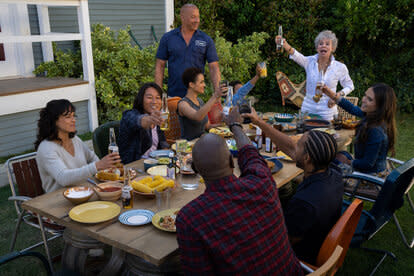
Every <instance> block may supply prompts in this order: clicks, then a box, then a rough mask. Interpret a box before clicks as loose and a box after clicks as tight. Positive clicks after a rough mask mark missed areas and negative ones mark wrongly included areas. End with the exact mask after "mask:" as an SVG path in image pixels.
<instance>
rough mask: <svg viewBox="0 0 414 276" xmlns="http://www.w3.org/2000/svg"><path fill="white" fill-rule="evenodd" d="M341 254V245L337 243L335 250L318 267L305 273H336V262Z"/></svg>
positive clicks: (328, 275)
mask: <svg viewBox="0 0 414 276" xmlns="http://www.w3.org/2000/svg"><path fill="white" fill-rule="evenodd" d="M342 254H343V249H342V247H341V246H339V245H337V246H336V247H335V250H334V251H333V252H332V254H331V255H330V256H329V258H328V259H327V260H326V262H325V263H323V264H322V265H321V266H320V267H319V268H318V269H316V270H315V271H314V272H312V273H310V274H307V275H309V276H332V275H334V274H335V273H336V270H337V267H338V263H339V261H340V259H341V256H342Z"/></svg>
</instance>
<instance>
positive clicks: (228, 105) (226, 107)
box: [223, 86, 233, 116]
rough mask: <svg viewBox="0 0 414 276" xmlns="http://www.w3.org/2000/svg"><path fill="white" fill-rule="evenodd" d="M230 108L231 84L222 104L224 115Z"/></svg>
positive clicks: (231, 101)
mask: <svg viewBox="0 0 414 276" xmlns="http://www.w3.org/2000/svg"><path fill="white" fill-rule="evenodd" d="M232 108H233V86H228V89H227V97H226V101H225V102H224V106H223V113H224V115H226V116H227V115H229V114H230V111H231V109H232Z"/></svg>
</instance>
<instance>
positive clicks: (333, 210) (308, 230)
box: [284, 165, 344, 264]
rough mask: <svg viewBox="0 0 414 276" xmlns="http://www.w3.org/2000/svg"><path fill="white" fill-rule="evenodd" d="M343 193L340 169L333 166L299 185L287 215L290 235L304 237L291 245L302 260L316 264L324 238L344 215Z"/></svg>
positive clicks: (289, 204) (286, 219)
mask: <svg viewBox="0 0 414 276" xmlns="http://www.w3.org/2000/svg"><path fill="white" fill-rule="evenodd" d="M343 192H344V189H343V184H342V176H341V172H340V169H339V168H338V167H336V166H334V165H332V166H331V167H329V168H328V169H327V170H326V171H325V172H322V173H317V174H314V175H311V176H309V177H307V178H305V179H304V181H303V182H302V183H301V184H300V185H299V186H298V189H297V192H296V194H295V195H294V196H293V197H292V199H291V200H290V201H289V203H288V206H287V208H285V210H284V215H285V221H286V226H287V228H288V233H289V236H291V237H297V238H302V240H301V241H299V242H298V243H296V244H294V245H292V246H293V249H294V251H295V253H296V255H297V256H298V257H299V259H301V260H304V261H306V262H309V263H311V264H314V263H315V260H316V257H317V255H318V253H319V249H320V247H321V245H322V243H323V241H324V240H325V238H326V236H327V234H328V233H329V231H330V230H331V228H332V227H333V226H334V225H335V223H336V222H337V221H338V219H339V217H340V216H341V209H342V196H343Z"/></svg>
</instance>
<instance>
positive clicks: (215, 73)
mask: <svg viewBox="0 0 414 276" xmlns="http://www.w3.org/2000/svg"><path fill="white" fill-rule="evenodd" d="M208 68H209V70H210V78H211V82H212V83H213V88H214V92H217V91H219V90H220V79H221V76H220V67H219V63H218V61H215V62H210V63H209V64H208Z"/></svg>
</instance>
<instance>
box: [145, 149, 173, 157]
mask: <svg viewBox="0 0 414 276" xmlns="http://www.w3.org/2000/svg"><path fill="white" fill-rule="evenodd" d="M170 152H173V151H172V150H154V151H152V152H150V154H149V156H150V157H151V158H155V159H158V158H160V157H169V155H170Z"/></svg>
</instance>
